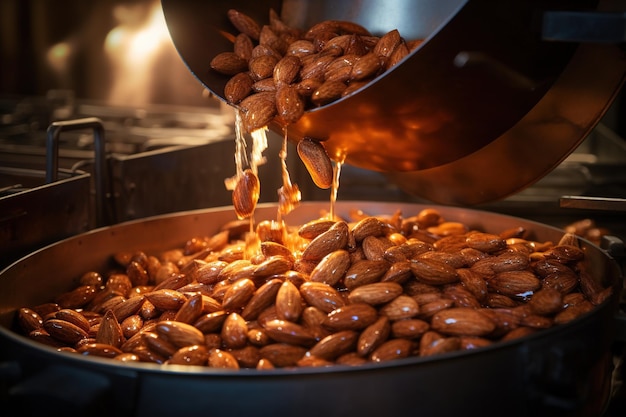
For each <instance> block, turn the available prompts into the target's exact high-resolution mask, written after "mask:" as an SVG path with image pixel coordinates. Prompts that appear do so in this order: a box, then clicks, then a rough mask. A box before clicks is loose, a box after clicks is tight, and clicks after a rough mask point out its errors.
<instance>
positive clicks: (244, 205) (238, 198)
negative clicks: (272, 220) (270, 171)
mask: <svg viewBox="0 0 626 417" xmlns="http://www.w3.org/2000/svg"><path fill="white" fill-rule="evenodd" d="M260 188H261V186H260V183H259V178H258V177H257V176H256V174H255V173H254V172H252V170H250V169H246V170H245V171H244V172H243V174H242V175H241V176H240V177H239V179H238V180H237V185H236V186H235V189H234V190H233V197H232V198H233V206H234V208H235V213H237V216H238V217H239V218H240V219H245V218H248V217H250V216H252V213H254V209H255V208H256V204H257V202H258V200H259V194H260Z"/></svg>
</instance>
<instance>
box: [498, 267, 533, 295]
mask: <svg viewBox="0 0 626 417" xmlns="http://www.w3.org/2000/svg"><path fill="white" fill-rule="evenodd" d="M487 285H488V287H489V288H490V289H491V290H493V291H496V292H498V293H500V294H504V295H507V296H509V297H519V298H525V297H529V296H531V295H532V293H533V292H534V291H536V290H538V289H539V288H541V281H540V280H539V278H537V277H536V276H535V274H533V273H532V272H530V271H505V272H500V273H499V274H497V275H496V276H495V277H493V278H491V279H489V280H488V281H487Z"/></svg>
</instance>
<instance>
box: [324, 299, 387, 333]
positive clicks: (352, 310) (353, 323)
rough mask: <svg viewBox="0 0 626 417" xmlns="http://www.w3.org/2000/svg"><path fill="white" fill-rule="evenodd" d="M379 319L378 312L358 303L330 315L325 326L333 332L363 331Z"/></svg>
mask: <svg viewBox="0 0 626 417" xmlns="http://www.w3.org/2000/svg"><path fill="white" fill-rule="evenodd" d="M377 319H378V312H377V311H376V309H375V308H374V307H372V306H370V305H369V304H364V303H356V304H348V305H345V306H343V307H339V308H338V309H336V310H333V311H331V312H330V313H328V317H327V318H326V320H325V321H324V323H323V324H324V326H325V327H327V328H329V329H332V330H361V329H364V328H366V327H367V326H369V325H370V324H372V323H374V322H375V321H376V320H377Z"/></svg>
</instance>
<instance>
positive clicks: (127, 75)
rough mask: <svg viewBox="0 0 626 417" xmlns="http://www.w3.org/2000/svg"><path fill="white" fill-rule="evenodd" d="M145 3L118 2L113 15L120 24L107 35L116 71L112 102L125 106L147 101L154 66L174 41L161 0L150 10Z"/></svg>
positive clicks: (106, 49)
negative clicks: (121, 3)
mask: <svg viewBox="0 0 626 417" xmlns="http://www.w3.org/2000/svg"><path fill="white" fill-rule="evenodd" d="M142 7H143V6H142V5H130V6H128V5H118V6H116V7H115V8H114V10H113V15H114V17H115V18H116V19H117V21H118V25H117V26H116V27H115V28H113V29H112V30H111V31H110V32H109V33H108V35H107V37H106V39H105V42H104V49H105V51H106V53H107V55H108V56H109V58H110V60H111V62H112V64H113V71H114V77H113V79H114V83H113V87H112V89H111V93H110V97H109V99H110V101H111V102H113V103H118V104H124V105H130V106H132V105H140V104H144V103H146V102H148V101H149V100H148V99H149V95H150V85H151V81H152V74H151V71H150V69H151V68H152V66H153V63H154V61H155V60H156V58H157V56H158V54H159V53H160V52H161V51H163V50H164V48H166V47H169V43H170V42H171V39H170V35H169V32H168V30H167V25H166V24H165V18H164V16H163V10H162V8H161V4H160V2H158V1H155V2H153V4H152V5H151V6H150V7H149V9H148V11H147V13H146V10H145V9H143V8H142Z"/></svg>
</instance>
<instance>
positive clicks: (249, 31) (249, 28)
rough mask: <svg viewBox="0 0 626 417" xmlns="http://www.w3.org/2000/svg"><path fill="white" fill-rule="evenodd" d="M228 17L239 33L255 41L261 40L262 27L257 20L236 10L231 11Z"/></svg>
mask: <svg viewBox="0 0 626 417" xmlns="http://www.w3.org/2000/svg"><path fill="white" fill-rule="evenodd" d="M226 15H227V16H228V19H229V20H230V22H231V23H232V24H233V26H235V28H236V29H237V30H238V31H239V32H241V33H245V34H246V35H248V36H249V37H250V38H252V39H254V40H259V36H260V34H261V27H260V26H259V24H258V23H257V22H256V20H254V19H253V18H251V17H250V16H248V15H247V14H245V13H242V12H240V11H238V10H235V9H229V10H228V12H227V13H226Z"/></svg>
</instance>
